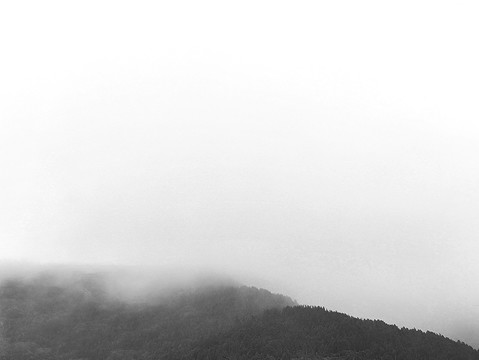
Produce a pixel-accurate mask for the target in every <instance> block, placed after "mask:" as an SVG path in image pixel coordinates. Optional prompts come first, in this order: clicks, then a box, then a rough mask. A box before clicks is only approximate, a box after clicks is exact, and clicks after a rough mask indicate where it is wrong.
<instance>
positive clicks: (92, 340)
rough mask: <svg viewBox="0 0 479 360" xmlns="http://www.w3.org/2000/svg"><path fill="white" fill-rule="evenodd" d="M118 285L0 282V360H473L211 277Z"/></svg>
mask: <svg viewBox="0 0 479 360" xmlns="http://www.w3.org/2000/svg"><path fill="white" fill-rule="evenodd" d="M112 279H115V281H116V283H115V286H113V285H112ZM132 279H133V277H130V278H125V281H126V283H128V282H131V281H132ZM138 280H139V281H140V279H138ZM119 282H121V281H120V278H119V277H118V276H113V275H111V274H99V273H92V274H84V273H80V272H72V273H63V274H62V275H61V276H60V275H58V274H57V273H51V272H50V273H43V274H41V275H38V276H31V275H30V276H22V277H17V278H12V277H9V278H5V279H3V280H2V283H1V286H0V318H1V329H0V330H1V338H0V359H1V360H27V359H31V360H37V359H38V360H67V359H68V360H87V359H89V360H100V359H102V360H104V359H106V360H115V359H116V360H126V359H136V360H141V359H145V360H153V359H185V360H186V359H198V360H202V359H204V360H207V359H209V360H213V359H237V360H240V359H241V360H242V359H245V360H246V359H298V358H303V359H323V358H337V359H364V360H365V359H391V360H392V359H394V360H397V359H471V360H472V359H479V352H478V351H475V350H473V349H472V348H471V347H469V346H467V345H465V344H463V343H459V342H454V341H452V340H449V339H447V338H445V337H443V336H440V335H437V334H433V333H430V332H428V333H424V332H421V331H417V330H408V329H404V328H402V329H399V328H397V327H396V326H393V325H387V324H385V323H383V322H381V321H372V320H360V319H356V318H352V317H350V316H348V315H345V314H340V313H337V312H331V311H328V310H326V309H324V308H322V307H305V306H299V305H298V304H297V303H296V302H295V301H293V300H292V299H290V298H289V297H286V296H283V295H277V294H272V293H271V292H269V291H267V290H264V289H257V288H254V287H246V286H240V285H236V284H232V283H226V282H225V281H218V282H215V281H213V280H212V278H209V279H208V281H204V279H203V280H202V281H200V282H198V283H196V286H193V283H192V282H182V283H181V286H176V287H175V286H173V285H172V283H171V282H169V286H168V287H163V288H162V289H159V288H156V289H151V291H146V289H147V287H146V285H144V284H143V285H142V286H141V289H142V293H141V294H143V295H144V298H143V300H144V301H140V300H141V297H140V296H139V294H140V293H136V295H135V296H133V297H128V296H125V295H126V294H125V293H124V292H125V291H126V290H127V289H128V287H127V286H126V285H124V286H123V287H122V291H112V289H118V283H119ZM149 283H150V285H151V284H153V283H151V281H150V282H149ZM130 285H131V284H130ZM130 288H131V289H132V290H131V291H137V290H138V287H135V286H131V287H130ZM152 294H153V295H152ZM132 299H134V301H132Z"/></svg>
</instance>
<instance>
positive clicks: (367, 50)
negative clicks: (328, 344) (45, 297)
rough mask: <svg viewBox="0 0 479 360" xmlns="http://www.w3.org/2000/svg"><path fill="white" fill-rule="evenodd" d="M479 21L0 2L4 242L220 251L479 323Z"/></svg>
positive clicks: (455, 8) (339, 6)
mask: <svg viewBox="0 0 479 360" xmlns="http://www.w3.org/2000/svg"><path fill="white" fill-rule="evenodd" d="M478 17H479V5H478V4H477V2H476V1H453V2H452V1H448V2H441V1H395V2H392V1H289V2H285V1H261V0H260V1H258V0H256V1H245V0H242V1H236V2H233V1H217V2H213V1H152V2H142V1H129V2H122V1H111V2H110V1H101V0H95V1H76V2H73V1H58V2H53V1H41V2H39V1H31V2H26V1H6V2H3V3H2V5H1V7H0V44H1V47H0V52H1V56H0V121H1V127H0V165H1V172H0V204H1V205H0V258H1V259H16V260H29V261H41V262H60V263H62V262H63V263H70V262H76V263H79V262H80V263H110V264H111V263H113V264H133V265H135V264H142V265H144V264H148V265H160V266H168V265H174V266H192V267H196V266H208V267H210V268H216V269H221V270H227V271H229V272H233V273H238V272H243V273H244V274H248V275H251V276H254V277H256V278H257V279H258V283H260V284H261V285H264V286H268V287H269V288H270V289H271V290H273V291H281V292H285V293H288V294H290V295H292V296H293V297H295V298H296V299H297V300H298V301H300V302H303V303H310V304H320V305H325V306H327V307H329V308H332V309H337V310H341V311H345V312H348V313H351V314H353V315H357V316H361V317H374V318H382V319H384V320H386V321H389V322H395V323H398V324H400V325H407V326H416V327H421V328H430V329H432V330H435V331H441V332H443V333H446V334H449V335H451V336H456V335H457V336H461V338H463V339H466V340H468V341H470V342H471V341H472V340H471V339H472V338H473V337H474V336H475V337H477V338H478V339H479V326H478V325H477V319H478V318H479V285H478V282H477V279H478V278H479V261H478V255H479V242H478V236H479V220H478V216H479V159H478V155H479V109H478V104H479V103H478V99H479V66H478V64H479V47H478V46H477V44H478V41H479V39H478V34H479V22H478ZM245 276H246V275H245ZM477 344H478V345H479V341H478V342H477Z"/></svg>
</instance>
